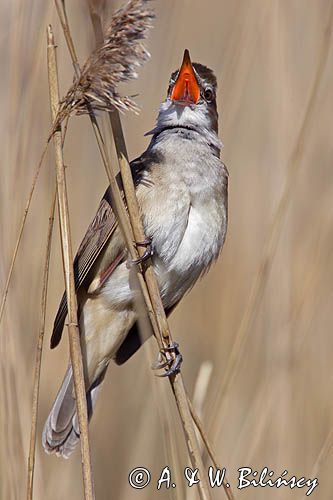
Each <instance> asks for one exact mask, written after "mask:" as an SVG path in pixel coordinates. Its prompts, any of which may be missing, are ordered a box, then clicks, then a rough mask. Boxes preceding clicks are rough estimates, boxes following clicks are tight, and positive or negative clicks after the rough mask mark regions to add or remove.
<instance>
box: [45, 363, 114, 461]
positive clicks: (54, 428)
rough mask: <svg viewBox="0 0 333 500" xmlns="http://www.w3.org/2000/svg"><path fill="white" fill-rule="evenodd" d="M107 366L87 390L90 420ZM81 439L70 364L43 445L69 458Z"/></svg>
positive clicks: (48, 422) (51, 413)
mask: <svg viewBox="0 0 333 500" xmlns="http://www.w3.org/2000/svg"><path fill="white" fill-rule="evenodd" d="M106 370H107V367H106V368H105V370H104V371H103V373H102V374H101V375H100V376H99V377H98V379H97V380H96V381H95V382H94V383H93V384H92V386H91V387H90V388H89V390H88V391H87V407H88V417H89V420H90V418H91V416H92V413H93V410H94V407H95V404H96V399H97V396H98V393H99V389H100V387H101V384H102V382H103V380H104V376H105V373H106ZM79 440H80V432H79V423H78V418H77V415H76V409H75V398H74V384H73V375H72V367H71V366H69V367H68V369H67V372H66V375H65V378H64V381H63V383H62V385H61V387H60V390H59V392H58V394H57V397H56V399H55V402H54V404H53V406H52V409H51V411H50V414H49V416H48V418H47V420H46V422H45V426H44V430H43V437H42V442H43V447H44V450H45V451H46V452H47V453H56V455H57V456H60V457H63V458H68V457H69V456H70V455H71V453H72V452H73V451H74V449H75V447H76V445H77V443H78V442H79Z"/></svg>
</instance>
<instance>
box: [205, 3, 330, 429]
mask: <svg viewBox="0 0 333 500" xmlns="http://www.w3.org/2000/svg"><path fill="white" fill-rule="evenodd" d="M332 24H333V4H331V5H330V8H329V13H328V19H327V24H326V27H325V31H324V37H323V43H322V47H321V52H320V57H319V61H318V66H317V70H316V73H315V77H314V81H313V84H312V88H311V92H310V97H309V101H308V104H307V106H306V108H305V114H304V117H303V120H302V124H301V128H300V130H299V133H298V136H297V140H296V143H295V146H294V148H293V150H292V153H291V155H290V158H289V161H288V165H287V179H286V184H285V187H284V191H283V193H282V195H281V198H280V201H279V203H278V206H277V209H276V211H275V214H274V216H273V218H272V223H271V226H270V228H269V230H268V233H267V238H266V243H265V244H264V251H263V257H262V260H261V262H260V265H259V270H258V273H257V275H256V277H255V281H254V283H253V286H252V289H251V292H250V296H249V299H248V302H247V304H246V307H245V312H244V315H243V317H242V319H241V323H240V326H239V328H238V331H237V334H236V338H235V341H234V344H233V347H232V350H231V353H230V356H229V361H228V365H227V368H226V370H225V372H224V377H223V381H222V387H221V390H220V391H219V394H218V397H217V398H216V399H215V401H214V405H213V409H212V411H211V414H212V415H213V419H212V421H211V425H210V427H211V428H214V427H216V426H217V425H218V421H219V418H218V417H219V416H220V414H221V411H222V409H223V407H224V405H223V401H224V397H225V394H226V392H227V390H228V388H229V387H230V385H231V383H232V382H233V380H234V378H235V375H236V373H237V368H238V366H239V363H240V361H241V356H242V353H243V350H244V346H245V341H246V338H247V335H248V333H249V331H250V328H251V325H252V324H253V321H254V318H255V315H256V312H257V310H258V306H259V304H260V301H261V298H262V295H263V291H264V288H265V285H266V282H267V279H268V276H269V273H270V270H271V267H272V263H273V259H274V256H275V252H276V248H277V244H278V240H279V236H280V233H281V228H282V224H283V222H284V219H285V216H286V213H287V210H288V207H289V203H290V200H291V199H292V192H293V188H294V183H295V178H296V175H297V173H298V171H299V170H300V166H301V160H302V156H303V147H304V144H305V139H306V135H307V133H308V132H309V129H310V127H311V125H312V123H313V121H312V116H313V113H314V109H315V105H316V100H317V96H318V90H319V86H320V82H321V79H322V75H323V73H324V70H325V67H326V62H327V58H328V55H329V51H330V46H331V36H332Z"/></svg>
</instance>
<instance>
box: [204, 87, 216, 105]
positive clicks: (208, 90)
mask: <svg viewBox="0 0 333 500" xmlns="http://www.w3.org/2000/svg"><path fill="white" fill-rule="evenodd" d="M213 97H214V93H213V90H212V89H211V88H210V87H207V88H206V89H205V90H204V98H205V101H207V102H211V101H212V100H213Z"/></svg>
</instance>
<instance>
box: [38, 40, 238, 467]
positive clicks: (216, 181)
mask: <svg viewBox="0 0 333 500" xmlns="http://www.w3.org/2000/svg"><path fill="white" fill-rule="evenodd" d="M216 89H217V83H216V77H215V76H214V73H213V72H212V70H210V69H209V68H207V67H206V66H204V65H202V64H198V63H193V64H192V62H191V59H190V55H189V52H188V50H185V52H184V58H183V62H182V65H181V68H180V69H179V70H177V71H175V72H174V73H172V75H171V78H170V81H169V88H168V92H167V97H166V99H165V101H164V102H163V103H162V104H161V106H160V109H159V113H158V117H157V123H156V126H155V128H154V129H153V130H152V131H150V132H148V134H149V135H152V138H151V141H150V144H149V146H148V148H147V149H146V151H145V152H144V153H143V154H142V155H141V156H140V157H139V158H137V159H135V160H133V161H132V162H131V170H132V174H133V179H134V181H135V186H136V194H137V198H138V203H139V206H140V211H141V217H142V222H143V225H144V230H145V234H146V236H147V238H148V240H147V242H146V244H147V246H148V244H150V249H148V250H151V251H150V252H148V250H147V252H145V254H146V256H149V257H150V258H151V263H152V265H153V267H154V271H155V274H156V278H157V281H158V285H159V289H160V293H161V297H162V301H163V305H164V308H165V310H166V312H167V313H169V312H170V311H171V310H172V309H173V308H174V307H175V305H176V304H177V303H178V302H179V301H180V299H181V298H182V297H183V296H184V294H185V293H186V292H187V291H188V290H190V289H191V287H192V286H193V285H194V284H195V282H196V281H197V280H198V278H200V277H201V276H202V275H203V274H204V273H205V272H206V271H207V270H208V269H209V267H210V265H211V264H212V263H213V262H214V261H215V260H216V259H217V257H218V255H219V253H220V251H221V249H222V246H223V243H224V240H225V237H226V231H227V204H228V171H227V169H226V167H225V165H224V164H223V163H222V161H221V160H220V150H221V146H222V144H221V142H220V140H219V138H218V114H217V107H216ZM148 134H147V135H148ZM128 261H129V257H128V252H127V250H126V246H125V243H124V240H123V238H122V235H121V232H120V229H119V227H118V225H117V220H116V217H115V215H114V213H113V211H112V208H111V194H110V190H109V189H107V190H106V192H105V194H104V197H103V199H102V201H101V203H100V205H99V208H98V210H97V214H96V216H95V218H94V220H93V221H92V223H91V224H90V226H89V228H88V230H87V233H86V235H85V237H84V239H83V241H82V243H81V245H80V247H79V250H78V253H77V255H76V257H75V260H74V272H75V280H76V286H77V293H78V314H79V327H80V334H81V345H82V353H83V357H84V367H85V381H86V387H87V404H88V412H89V417H91V415H92V411H93V408H94V405H95V403H96V397H97V394H98V392H99V389H100V387H101V384H102V382H103V379H104V376H105V372H106V370H107V367H108V365H109V362H110V360H114V361H115V362H116V363H117V364H122V363H124V362H125V361H127V360H128V359H129V358H130V357H131V356H132V355H133V354H134V353H135V352H136V351H137V349H138V348H139V347H140V345H141V343H142V341H141V340H140V336H139V332H138V326H137V312H136V310H135V307H134V304H133V294H134V292H133V290H132V289H131V285H130V280H129V273H130V270H129V262H128ZM66 314H67V303H66V297H65V296H63V298H62V301H61V303H60V306H59V310H58V313H57V316H56V318H55V322H54V329H53V334H52V338H51V348H54V347H55V346H56V345H57V344H58V343H59V341H60V338H61V334H62V330H63V327H64V322H65V317H66ZM177 369H179V366H178V365H177V366H173V367H172V366H171V368H170V367H169V372H170V371H171V372H172V371H173V370H177ZM42 439H43V446H44V449H45V450H46V451H47V452H48V453H52V452H55V453H56V454H57V455H59V456H63V457H68V456H69V455H70V454H71V453H72V451H73V450H74V448H75V446H76V444H77V443H78V441H79V439H80V435H79V428H78V420H77V416H76V409H75V397H74V389H73V375H72V368H71V366H70V365H69V367H68V369H67V372H66V374H65V377H64V381H63V383H62V386H61V388H60V390H59V392H58V395H57V397H56V400H55V402H54V404H53V407H52V409H51V412H50V414H49V416H48V418H47V421H46V423H45V427H44V431H43V438H42Z"/></svg>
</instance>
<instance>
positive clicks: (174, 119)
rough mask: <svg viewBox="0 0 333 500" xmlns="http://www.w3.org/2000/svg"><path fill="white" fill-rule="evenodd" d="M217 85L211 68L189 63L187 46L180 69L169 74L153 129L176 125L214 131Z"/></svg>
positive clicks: (201, 131) (208, 131) (215, 131)
mask: <svg viewBox="0 0 333 500" xmlns="http://www.w3.org/2000/svg"><path fill="white" fill-rule="evenodd" d="M216 89H217V83H216V77H215V75H214V73H213V71H212V70H211V69H209V68H207V67H206V66H204V65H202V64H198V63H192V62H191V59H190V54H189V51H188V50H187V49H186V50H185V52H184V57H183V62H182V65H181V67H180V69H178V70H177V71H175V72H174V73H172V75H171V78H170V81H169V87H168V93H167V97H166V99H165V101H164V102H163V103H162V104H161V107H160V110H159V114H158V118H157V127H156V129H155V130H162V129H164V128H171V127H177V126H178V127H185V128H188V129H193V130H196V131H198V132H200V133H205V132H207V133H212V132H213V133H215V134H217V131H218V114H217V108H216Z"/></svg>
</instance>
